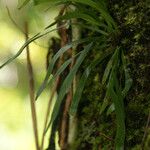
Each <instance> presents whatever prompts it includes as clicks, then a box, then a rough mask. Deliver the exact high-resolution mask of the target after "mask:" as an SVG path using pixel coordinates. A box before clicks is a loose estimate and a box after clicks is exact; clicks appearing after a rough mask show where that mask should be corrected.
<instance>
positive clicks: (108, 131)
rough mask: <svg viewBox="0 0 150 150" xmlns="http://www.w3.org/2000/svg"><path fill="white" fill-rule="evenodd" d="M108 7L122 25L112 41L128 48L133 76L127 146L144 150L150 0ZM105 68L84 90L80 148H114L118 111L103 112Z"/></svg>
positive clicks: (116, 0)
mask: <svg viewBox="0 0 150 150" xmlns="http://www.w3.org/2000/svg"><path fill="white" fill-rule="evenodd" d="M108 6H109V11H110V14H111V15H112V16H113V18H114V20H115V21H116V22H117V24H118V27H119V33H118V35H115V38H114V36H112V37H110V38H109V40H111V42H110V43H111V44H112V43H113V44H115V45H116V46H121V47H122V48H123V49H124V52H125V54H126V57H127V59H128V60H129V68H130V69H131V72H130V74H131V77H132V79H133V85H132V88H131V90H130V91H129V93H128V96H127V97H126V99H125V101H124V103H125V113H126V140H125V149H127V150H130V149H133V150H141V149H142V147H141V145H142V140H143V136H144V129H145V126H146V122H147V118H148V114H149V107H150V76H149V75H150V3H149V1H148V0H109V3H108ZM111 44H110V46H111ZM90 59H91V58H89V61H90ZM103 70H104V66H102V65H101V66H98V67H97V68H96V69H95V70H94V71H93V72H92V73H91V75H90V78H89V80H88V82H87V84H86V87H85V89H84V93H83V96H82V100H81V102H80V106H79V111H78V128H77V137H76V140H75V143H74V146H75V149H76V150H100V149H106V150H111V149H114V137H115V132H116V122H115V120H116V119H115V113H114V112H113V113H111V114H110V115H106V112H104V113H103V114H101V115H100V108H101V104H102V102H103V98H104V87H103V86H102V84H101V78H102V74H103ZM110 103H111V101H110ZM148 133H149V134H150V131H149V130H148ZM149 134H148V135H147V136H146V138H145V140H144V145H145V146H144V148H143V149H144V150H149V149H150V136H149Z"/></svg>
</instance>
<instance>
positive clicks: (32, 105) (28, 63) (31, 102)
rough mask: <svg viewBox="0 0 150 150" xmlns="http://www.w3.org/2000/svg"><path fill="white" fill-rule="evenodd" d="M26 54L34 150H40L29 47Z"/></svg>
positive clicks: (26, 30)
mask: <svg viewBox="0 0 150 150" xmlns="http://www.w3.org/2000/svg"><path fill="white" fill-rule="evenodd" d="M25 38H26V41H27V40H28V23H27V22H25ZM26 52H27V69H28V75H29V92H30V104H31V115H32V123H33V130H34V137H35V145H36V150H40V147H39V141H38V128H37V116H36V106H35V99H34V95H35V90H34V77H33V67H32V62H31V58H30V52H29V46H27V47H26Z"/></svg>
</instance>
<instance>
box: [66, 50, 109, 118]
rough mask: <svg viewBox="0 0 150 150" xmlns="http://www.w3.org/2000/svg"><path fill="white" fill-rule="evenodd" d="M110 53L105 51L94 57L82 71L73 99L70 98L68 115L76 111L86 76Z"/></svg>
mask: <svg viewBox="0 0 150 150" xmlns="http://www.w3.org/2000/svg"><path fill="white" fill-rule="evenodd" d="M109 55H110V53H105V54H104V55H103V56H102V57H101V58H98V59H96V60H95V61H93V62H92V64H90V65H89V66H88V67H87V68H86V70H85V71H84V73H83V74H82V76H81V79H80V81H79V83H78V86H77V89H76V92H75V94H74V96H73V100H72V103H71V106H70V111H69V113H70V115H75V114H76V112H77V108H78V105H79V101H80V99H81V96H82V91H83V89H84V86H85V83H86V81H87V79H88V76H89V74H90V72H91V70H92V69H94V68H95V67H96V65H98V64H100V63H102V61H103V60H104V59H105V58H106V57H108V56H109Z"/></svg>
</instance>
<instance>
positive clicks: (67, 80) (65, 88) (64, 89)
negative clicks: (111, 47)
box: [45, 43, 92, 133]
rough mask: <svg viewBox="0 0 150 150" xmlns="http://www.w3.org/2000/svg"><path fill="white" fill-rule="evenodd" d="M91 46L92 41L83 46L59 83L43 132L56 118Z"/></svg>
mask: <svg viewBox="0 0 150 150" xmlns="http://www.w3.org/2000/svg"><path fill="white" fill-rule="evenodd" d="M91 47H92V43H90V44H88V45H87V46H86V47H85V48H84V50H83V51H82V52H81V54H80V56H79V58H78V59H77V61H76V64H75V65H74V67H73V68H72V69H71V70H70V72H69V74H68V75H67V77H66V78H65V80H64V82H63V84H62V85H61V88H60V92H59V94H58V98H57V100H56V103H55V106H54V109H53V112H52V116H51V120H50V122H49V124H48V126H47V128H46V130H45V133H46V132H47V130H48V128H49V127H50V125H51V123H53V121H54V120H55V119H56V117H57V115H58V112H59V109H60V106H61V103H62V100H63V99H64V97H65V95H66V93H67V92H68V90H69V88H70V86H71V83H72V81H73V78H74V76H75V74H76V73H77V71H78V69H79V67H80V65H81V63H82V62H83V60H84V59H85V57H86V55H87V53H88V52H89V50H90V49H91Z"/></svg>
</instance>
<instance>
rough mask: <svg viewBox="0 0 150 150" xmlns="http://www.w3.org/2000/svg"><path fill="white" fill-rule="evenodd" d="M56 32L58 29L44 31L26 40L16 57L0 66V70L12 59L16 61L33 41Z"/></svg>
mask: <svg viewBox="0 0 150 150" xmlns="http://www.w3.org/2000/svg"><path fill="white" fill-rule="evenodd" d="M56 30H58V28H56V29H53V30H50V31H44V32H43V33H42V32H41V33H38V34H36V35H35V36H33V37H32V38H30V39H29V40H27V41H26V42H25V43H24V45H23V46H22V47H21V48H20V49H19V51H18V52H17V53H16V55H14V56H13V57H12V58H10V59H8V60H7V61H6V62H5V63H4V64H2V65H1V66H0V69H1V68H3V67H4V66H6V65H7V64H9V63H11V62H12V61H13V60H14V59H16V58H17V57H18V56H19V55H20V54H21V53H22V52H23V50H24V49H25V48H26V46H27V45H29V44H30V43H32V42H33V41H35V40H37V39H39V38H41V37H43V36H45V35H47V34H48V33H50V32H53V31H56Z"/></svg>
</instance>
